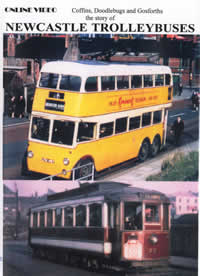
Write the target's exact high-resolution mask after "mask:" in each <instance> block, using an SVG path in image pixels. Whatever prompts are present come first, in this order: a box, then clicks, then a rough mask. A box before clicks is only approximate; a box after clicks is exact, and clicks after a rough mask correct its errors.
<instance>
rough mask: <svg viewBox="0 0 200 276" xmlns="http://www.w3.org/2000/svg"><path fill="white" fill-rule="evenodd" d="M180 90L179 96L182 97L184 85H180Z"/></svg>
mask: <svg viewBox="0 0 200 276" xmlns="http://www.w3.org/2000/svg"><path fill="white" fill-rule="evenodd" d="M178 90H179V96H181V94H182V92H183V85H182V83H179V87H178Z"/></svg>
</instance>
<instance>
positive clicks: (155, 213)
mask: <svg viewBox="0 0 200 276" xmlns="http://www.w3.org/2000/svg"><path fill="white" fill-rule="evenodd" d="M145 221H146V222H160V206H159V205H154V204H146V206H145Z"/></svg>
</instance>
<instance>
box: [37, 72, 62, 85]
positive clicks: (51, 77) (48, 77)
mask: <svg viewBox="0 0 200 276" xmlns="http://www.w3.org/2000/svg"><path fill="white" fill-rule="evenodd" d="M58 77H59V75H58V74H53V73H44V72H42V73H41V77H40V82H39V86H40V87H45V88H54V89H55V88H56V87H57V83H58Z"/></svg>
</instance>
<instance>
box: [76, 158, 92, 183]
mask: <svg viewBox="0 0 200 276" xmlns="http://www.w3.org/2000/svg"><path fill="white" fill-rule="evenodd" d="M91 163H92V164H91ZM87 164H91V165H88V166H87ZM93 165H94V162H93V161H92V160H91V159H82V160H80V161H79V162H78V163H77V165H76V171H75V179H79V178H83V177H84V179H83V180H90V179H92V176H88V175H91V174H92V167H93ZM82 166H84V167H82ZM87 176H88V177H87Z"/></svg>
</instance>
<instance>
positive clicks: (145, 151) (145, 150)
mask: <svg viewBox="0 0 200 276" xmlns="http://www.w3.org/2000/svg"><path fill="white" fill-rule="evenodd" d="M149 148H150V147H149V142H148V141H147V140H146V141H143V143H142V146H141V148H140V152H139V156H138V159H139V161H141V162H144V161H145V160H146V159H147V157H148V156H149Z"/></svg>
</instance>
